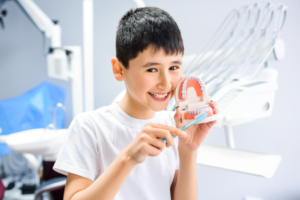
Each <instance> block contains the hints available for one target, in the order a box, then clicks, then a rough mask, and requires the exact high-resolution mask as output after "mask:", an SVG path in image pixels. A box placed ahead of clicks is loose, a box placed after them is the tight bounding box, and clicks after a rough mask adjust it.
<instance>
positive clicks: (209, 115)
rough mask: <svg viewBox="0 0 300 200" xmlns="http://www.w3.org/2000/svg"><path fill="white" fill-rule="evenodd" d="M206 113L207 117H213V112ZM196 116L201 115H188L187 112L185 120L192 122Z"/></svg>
mask: <svg viewBox="0 0 300 200" xmlns="http://www.w3.org/2000/svg"><path fill="white" fill-rule="evenodd" d="M206 113H207V117H211V116H213V111H212V110H211V111H207V112H206ZM196 115H199V114H188V113H187V112H185V113H184V119H185V120H190V119H191V120H194V119H195V116H196Z"/></svg>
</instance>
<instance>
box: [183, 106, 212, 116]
mask: <svg viewBox="0 0 300 200" xmlns="http://www.w3.org/2000/svg"><path fill="white" fill-rule="evenodd" d="M209 111H212V109H211V107H207V108H201V109H197V110H187V111H186V113H187V114H192V115H193V114H202V113H205V112H209Z"/></svg>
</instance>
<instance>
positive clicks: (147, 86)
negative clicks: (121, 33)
mask: <svg viewBox="0 0 300 200" xmlns="http://www.w3.org/2000/svg"><path fill="white" fill-rule="evenodd" d="M154 50H155V49H154V47H153V46H149V47H148V48H147V49H145V50H144V51H143V52H140V53H139V54H138V56H137V57H136V58H134V59H131V60H130V61H129V67H128V69H126V68H124V67H123V66H122V65H121V64H120V63H119V61H116V62H114V61H113V59H112V63H113V68H114V67H115V68H117V66H116V65H117V64H114V63H119V64H120V65H121V67H122V72H120V73H122V75H120V74H119V75H116V73H118V72H116V71H117V70H114V74H115V77H116V78H117V80H119V81H121V80H124V82H125V84H126V94H125V97H124V98H123V99H122V100H121V102H119V103H118V104H119V106H120V107H121V109H122V110H123V111H124V112H125V113H127V114H128V115H130V116H132V117H135V118H138V119H149V118H151V117H153V116H154V114H155V111H161V110H164V109H165V108H166V107H167V105H168V103H169V101H170V100H171V98H172V97H173V96H174V94H175V89H176V86H177V84H178V82H179V81H180V79H181V76H182V71H181V67H182V63H181V62H182V54H181V53H179V54H177V55H176V54H174V55H166V53H165V51H164V49H159V50H157V51H156V52H155V51H154ZM120 77H122V78H120Z"/></svg>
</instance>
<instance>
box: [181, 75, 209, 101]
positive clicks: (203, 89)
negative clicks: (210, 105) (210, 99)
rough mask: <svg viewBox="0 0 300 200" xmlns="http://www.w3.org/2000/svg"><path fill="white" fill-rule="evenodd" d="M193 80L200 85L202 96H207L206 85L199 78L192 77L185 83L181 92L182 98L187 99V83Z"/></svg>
mask: <svg viewBox="0 0 300 200" xmlns="http://www.w3.org/2000/svg"><path fill="white" fill-rule="evenodd" d="M191 79H195V80H196V81H197V82H198V83H199V85H200V88H201V91H202V94H206V92H205V88H204V84H203V83H202V81H201V80H200V79H199V78H197V77H194V76H192V77H189V78H187V79H185V81H184V82H183V85H182V91H181V94H182V98H184V99H185V98H186V83H187V82H188V81H189V80H191Z"/></svg>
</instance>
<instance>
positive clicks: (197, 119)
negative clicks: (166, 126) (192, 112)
mask: <svg viewBox="0 0 300 200" xmlns="http://www.w3.org/2000/svg"><path fill="white" fill-rule="evenodd" d="M205 117H207V113H203V114H201V115H200V116H198V117H197V118H196V119H195V120H194V121H192V122H191V123H189V124H188V125H186V126H183V127H181V128H180V130H182V131H185V130H186V129H188V128H189V127H190V126H192V125H194V124H196V123H198V122H200V121H201V120H203V119H204V118H205ZM172 136H173V138H175V137H176V135H172ZM161 141H163V142H164V143H166V142H167V141H166V139H165V138H164V139H162V140H161Z"/></svg>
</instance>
